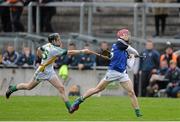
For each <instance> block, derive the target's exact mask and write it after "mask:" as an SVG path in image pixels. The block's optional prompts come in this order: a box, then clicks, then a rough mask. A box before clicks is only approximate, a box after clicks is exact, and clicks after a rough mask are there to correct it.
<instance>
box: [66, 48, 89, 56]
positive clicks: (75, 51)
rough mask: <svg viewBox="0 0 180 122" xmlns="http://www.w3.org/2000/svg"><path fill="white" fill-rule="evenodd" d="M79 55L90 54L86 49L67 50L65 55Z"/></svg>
mask: <svg viewBox="0 0 180 122" xmlns="http://www.w3.org/2000/svg"><path fill="white" fill-rule="evenodd" d="M79 53H85V54H90V50H88V49H83V50H68V51H67V54H68V55H75V54H79Z"/></svg>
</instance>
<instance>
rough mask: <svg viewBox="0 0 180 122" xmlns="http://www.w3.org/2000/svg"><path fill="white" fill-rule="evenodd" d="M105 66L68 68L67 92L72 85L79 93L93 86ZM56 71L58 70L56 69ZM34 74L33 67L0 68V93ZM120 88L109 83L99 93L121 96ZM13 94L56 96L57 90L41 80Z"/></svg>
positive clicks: (104, 69) (102, 73)
mask: <svg viewBox="0 0 180 122" xmlns="http://www.w3.org/2000/svg"><path fill="white" fill-rule="evenodd" d="M106 69H107V68H104V67H97V69H93V70H83V71H79V70H73V69H70V70H69V79H68V80H67V82H65V87H66V90H67V91H68V92H69V88H70V87H71V86H72V85H79V86H80V93H81V94H83V93H84V92H85V91H86V90H88V89H89V88H92V87H95V86H96V85H97V83H98V82H99V81H100V79H101V78H102V77H103V76H104V75H105V72H106ZM56 72H57V73H58V70H56ZM33 74H34V69H33V68H31V69H29V68H17V67H9V68H0V76H1V77H0V95H2V96H3V95H5V91H6V90H7V88H8V86H9V85H10V84H17V83H21V82H28V81H29V80H30V79H31V78H32V76H33ZM129 74H130V77H131V79H132V78H133V75H132V72H131V71H129ZM125 94H126V93H124V91H123V90H122V88H121V87H120V86H119V85H117V84H110V85H109V86H108V88H107V89H106V90H105V91H103V92H102V93H100V94H98V96H100V95H115V96H122V95H125ZM14 95H19V96H23V95H25V96H29V95H30V96H33V95H40V96H56V95H58V92H57V90H56V89H55V88H54V87H53V86H52V85H51V84H50V83H49V82H47V81H43V82H42V83H40V84H39V85H38V86H37V87H36V88H35V89H33V90H31V91H24V90H22V91H18V92H16V93H14Z"/></svg>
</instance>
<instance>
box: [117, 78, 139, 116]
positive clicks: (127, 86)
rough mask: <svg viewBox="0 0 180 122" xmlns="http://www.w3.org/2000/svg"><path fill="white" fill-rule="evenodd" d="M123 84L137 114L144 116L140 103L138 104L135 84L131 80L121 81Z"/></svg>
mask: <svg viewBox="0 0 180 122" xmlns="http://www.w3.org/2000/svg"><path fill="white" fill-rule="evenodd" d="M120 84H121V86H122V87H123V88H124V89H125V90H126V91H127V92H128V95H129V97H130V99H131V104H132V106H133V108H134V110H135V113H136V116H137V117H140V116H142V114H141V112H140V109H139V104H138V100H137V97H136V95H135V92H134V89H133V84H132V82H131V81H130V80H128V81H125V82H121V83H120Z"/></svg>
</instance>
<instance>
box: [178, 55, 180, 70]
mask: <svg viewBox="0 0 180 122" xmlns="http://www.w3.org/2000/svg"><path fill="white" fill-rule="evenodd" d="M177 66H178V67H179V68H180V55H179V56H178V57H177Z"/></svg>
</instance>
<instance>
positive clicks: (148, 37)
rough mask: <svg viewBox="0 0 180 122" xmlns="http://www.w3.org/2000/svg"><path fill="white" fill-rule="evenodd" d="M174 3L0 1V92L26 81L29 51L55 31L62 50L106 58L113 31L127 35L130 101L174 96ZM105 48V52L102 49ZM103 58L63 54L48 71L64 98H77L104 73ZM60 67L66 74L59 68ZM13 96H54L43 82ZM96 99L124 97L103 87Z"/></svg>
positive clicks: (179, 25) (178, 23)
mask: <svg viewBox="0 0 180 122" xmlns="http://www.w3.org/2000/svg"><path fill="white" fill-rule="evenodd" d="M179 2H180V1H179V0H111V1H110V0H0V95H4V93H5V91H6V89H7V87H8V86H9V84H17V83H19V82H27V81H28V80H29V79H30V78H31V77H32V76H33V73H34V71H35V69H36V68H37V67H38V65H39V64H40V61H41V59H40V58H39V57H37V56H36V49H37V48H38V47H39V46H41V45H43V44H45V43H47V36H48V35H49V34H50V33H53V32H58V33H60V35H61V38H62V41H63V47H64V48H68V49H83V48H88V49H92V50H96V51H97V52H98V53H100V54H102V55H106V56H110V53H109V50H110V49H111V45H112V43H114V42H116V40H117V38H116V32H117V31H118V30H119V29H121V28H127V29H129V30H130V31H131V35H132V38H131V45H132V46H133V47H134V48H135V49H137V50H138V51H139V52H140V53H141V55H146V58H145V59H136V64H135V66H134V67H133V69H128V73H129V75H130V77H131V79H132V81H133V83H134V89H135V92H136V94H137V95H138V96H143V97H175V98H176V97H180V69H179V67H180V56H179V55H180V48H179V47H180V3H179ZM107 50H108V51H107ZM108 64H109V61H107V60H104V59H102V58H99V57H95V56H94V55H87V54H86V55H85V54H84V55H83V54H80V55H75V56H71V55H70V56H63V57H59V59H58V60H57V61H56V62H55V64H54V67H55V69H56V71H57V73H58V75H59V77H60V78H61V79H62V82H63V83H64V85H65V86H66V89H67V91H68V94H69V95H70V96H74V95H76V96H79V95H81V94H83V93H84V91H86V90H87V89H89V88H91V87H94V86H95V85H96V84H97V83H98V82H99V81H100V79H101V78H102V77H103V76H104V74H105V72H106V70H107V66H108ZM66 69H67V70H66ZM15 95H53V96H54V95H58V93H57V91H56V90H54V88H53V86H51V85H50V84H49V83H48V82H42V83H41V84H40V85H39V86H38V88H37V89H34V90H32V91H30V92H29V91H28V92H27V91H20V92H17V93H15ZM101 95H105V96H106V95H111V96H112V95H113V96H114V95H115V96H123V95H126V93H125V92H124V91H123V90H122V88H121V87H120V86H119V85H118V84H116V83H113V84H110V85H109V86H108V88H107V89H106V90H105V91H103V92H102V93H100V94H98V96H101Z"/></svg>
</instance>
